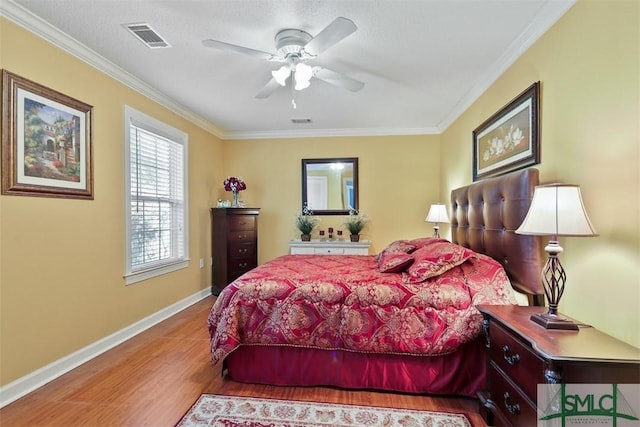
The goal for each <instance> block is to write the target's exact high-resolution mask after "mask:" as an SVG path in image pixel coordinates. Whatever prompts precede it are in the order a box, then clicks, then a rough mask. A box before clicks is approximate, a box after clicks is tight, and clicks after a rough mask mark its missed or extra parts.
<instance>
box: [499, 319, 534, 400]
mask: <svg viewBox="0 0 640 427" xmlns="http://www.w3.org/2000/svg"><path fill="white" fill-rule="evenodd" d="M489 337H490V339H491V346H490V358H491V361H492V362H493V363H495V364H496V365H497V366H499V367H500V369H502V370H503V371H504V372H505V373H506V374H507V375H508V376H509V377H510V378H511V379H512V381H514V382H515V383H516V384H518V385H519V386H520V387H521V388H522V390H524V392H525V393H526V394H527V396H529V398H531V399H533V400H535V398H536V394H537V385H538V383H539V382H541V381H542V378H544V367H545V362H544V360H543V359H541V358H540V357H539V356H538V355H536V354H535V353H534V352H533V350H532V349H531V348H530V347H528V346H526V345H524V344H522V343H521V342H520V341H519V340H517V339H516V338H515V337H514V336H513V335H512V334H511V333H509V331H508V330H506V329H504V328H503V327H502V326H500V325H499V324H497V323H495V322H494V323H491V327H490V328H489Z"/></svg>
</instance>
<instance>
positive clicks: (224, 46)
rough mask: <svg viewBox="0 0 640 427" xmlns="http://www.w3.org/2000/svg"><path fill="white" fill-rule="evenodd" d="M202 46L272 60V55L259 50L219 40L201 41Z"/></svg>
mask: <svg viewBox="0 0 640 427" xmlns="http://www.w3.org/2000/svg"><path fill="white" fill-rule="evenodd" d="M202 44H203V45H205V46H206V47H213V48H215V49H220V50H226V51H230V52H236V53H242V54H244V55H250V56H255V57H257V58H262V59H266V60H267V61H269V60H271V59H273V57H274V56H273V54H271V53H267V52H263V51H261V50H255V49H251V48H248V47H243V46H237V45H235V44H231V43H226V42H221V41H219V40H211V39H207V40H202Z"/></svg>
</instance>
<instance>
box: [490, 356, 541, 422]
mask: <svg viewBox="0 0 640 427" xmlns="http://www.w3.org/2000/svg"><path fill="white" fill-rule="evenodd" d="M489 396H490V398H491V402H492V403H493V404H494V405H495V407H496V409H497V410H498V411H499V412H500V414H501V415H502V417H503V418H504V419H505V420H508V422H509V424H510V425H513V426H535V425H537V412H536V406H535V403H534V402H532V401H531V400H530V399H529V398H527V397H526V396H525V395H524V394H523V393H522V391H521V390H520V389H519V388H518V387H517V386H515V385H514V384H513V383H511V382H510V381H509V380H507V379H506V378H505V376H504V375H503V374H502V372H500V371H499V370H498V369H496V367H495V365H494V364H493V362H492V363H491V366H490V367H489ZM497 425H503V422H499V423H497Z"/></svg>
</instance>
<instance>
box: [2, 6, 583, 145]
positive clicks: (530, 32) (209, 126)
mask: <svg viewBox="0 0 640 427" xmlns="http://www.w3.org/2000/svg"><path fill="white" fill-rule="evenodd" d="M575 3H576V0H550V1H547V2H546V3H545V4H544V6H543V7H542V8H541V9H540V12H539V13H538V15H537V16H536V19H535V20H533V21H532V22H531V23H530V24H529V26H528V27H527V28H526V30H525V31H524V32H523V33H522V34H521V35H520V37H518V38H517V39H515V40H514V41H513V42H512V43H511V45H510V46H509V48H508V49H507V50H506V51H505V52H504V54H503V55H501V56H500V57H499V58H498V59H497V60H496V61H495V62H494V64H493V66H492V67H490V68H489V69H488V70H487V72H485V73H484V74H482V75H481V76H480V77H479V78H478V81H477V83H476V84H475V85H474V86H473V88H472V89H471V90H469V91H468V92H467V93H466V94H465V95H464V96H463V97H462V98H461V99H460V100H459V101H458V102H457V103H456V105H455V106H454V107H453V108H452V109H451V111H450V112H449V113H448V114H447V115H446V116H445V117H443V118H442V120H441V121H440V122H439V123H438V125H437V126H435V127H428V128H415V129H358V128H356V129H307V130H277V131H257V132H233V131H224V130H222V129H220V128H219V127H217V126H216V125H214V124H213V123H211V122H210V121H209V120H207V119H205V118H203V117H202V116H200V115H197V114H195V113H194V112H192V111H191V110H189V109H187V108H186V107H184V106H183V105H181V104H179V103H177V102H176V101H174V100H173V99H171V98H169V97H167V96H166V95H164V94H163V93H162V92H160V91H158V90H157V89H155V88H153V87H151V86H150V85H148V84H147V83H145V82H144V81H142V80H140V79H138V78H137V77H135V76H133V75H132V74H130V73H128V72H127V71H125V70H124V69H122V68H120V67H119V66H117V65H115V64H114V63H112V62H111V61H109V60H107V59H106V58H104V57H103V56H101V55H99V54H97V53H96V52H95V51H93V50H91V49H89V48H88V47H87V46H85V45H83V44H82V43H80V42H78V41H77V40H75V39H74V38H72V37H70V36H69V35H67V34H65V33H64V32H62V31H60V30H59V29H57V28H56V27H54V26H52V25H51V24H49V23H48V22H46V21H44V20H43V19H41V18H40V17H38V16H36V15H34V14H32V13H31V12H29V11H28V10H27V9H25V8H23V7H21V6H20V5H18V4H16V3H15V2H13V0H2V1H1V2H0V16H3V17H6V18H7V19H9V20H11V21H12V22H14V23H15V24H17V25H19V26H21V27H23V28H25V29H26V30H28V31H30V32H32V33H33V34H35V35H37V36H39V37H41V38H42V39H44V40H46V41H48V42H49V43H52V44H53V45H54V46H56V47H58V48H60V49H62V50H63V51H65V52H67V53H69V54H71V55H73V56H74V57H76V58H78V59H80V60H81V61H83V62H85V63H87V64H89V65H91V66H93V67H94V68H96V69H98V70H100V71H101V72H103V73H105V74H107V75H108V76H110V77H112V78H114V79H115V80H117V81H119V82H121V83H122V84H124V85H126V86H128V87H130V88H131V89H133V90H135V91H137V92H139V93H141V94H142V95H144V96H146V97H148V98H149V99H151V100H153V101H155V102H157V103H159V104H161V105H162V106H164V107H166V108H168V109H169V110H171V111H173V112H174V113H176V114H177V115H179V116H181V117H183V118H185V119H187V120H189V121H190V122H192V123H194V124H195V125H197V126H199V127H201V128H202V129H204V130H206V131H208V132H210V133H212V134H213V135H215V136H216V137H218V138H220V139H222V140H228V139H275V138H312V137H337V136H390V135H436V134H440V133H442V132H444V131H445V130H446V129H447V128H448V127H449V126H450V125H451V124H452V123H453V122H454V121H455V120H457V119H458V118H459V117H460V116H461V115H462V114H463V113H464V112H465V111H466V110H467V108H469V107H470V106H471V105H472V104H473V103H474V102H476V101H477V100H478V99H479V98H480V96H481V95H482V94H483V93H484V92H485V91H487V89H489V87H490V86H491V85H492V84H493V83H494V82H495V81H496V80H497V79H498V78H499V77H500V76H501V75H502V74H503V73H504V72H505V71H506V70H507V69H508V68H509V67H510V66H511V65H513V63H514V62H515V61H516V60H517V59H518V58H519V57H520V56H522V54H524V53H525V52H526V51H527V49H529V48H530V47H531V46H532V45H533V44H534V43H535V42H536V41H537V40H538V39H539V38H540V37H541V36H542V35H543V34H544V33H545V32H546V31H547V30H549V28H551V27H552V26H553V25H554V24H555V23H556V22H557V21H558V20H559V19H560V18H561V17H562V16H563V15H564V14H565V13H566V12H567V11H568V10H569V9H570V8H571V7H572V6H573V5H574V4H575Z"/></svg>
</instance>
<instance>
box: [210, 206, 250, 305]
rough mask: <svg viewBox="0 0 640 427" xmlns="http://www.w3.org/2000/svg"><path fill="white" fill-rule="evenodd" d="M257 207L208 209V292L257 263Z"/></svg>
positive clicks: (213, 291)
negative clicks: (209, 241)
mask: <svg viewBox="0 0 640 427" xmlns="http://www.w3.org/2000/svg"><path fill="white" fill-rule="evenodd" d="M259 213H260V209H259V208H212V209H211V256H212V259H213V265H212V272H211V293H212V294H213V295H219V294H220V291H222V289H224V287H225V286H227V285H228V284H229V283H231V282H233V281H234V280H235V279H237V278H238V277H240V276H241V275H242V274H244V273H246V272H247V271H249V270H251V269H252V268H255V267H257V266H258V214H259Z"/></svg>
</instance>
